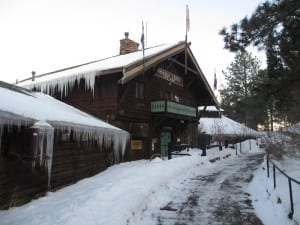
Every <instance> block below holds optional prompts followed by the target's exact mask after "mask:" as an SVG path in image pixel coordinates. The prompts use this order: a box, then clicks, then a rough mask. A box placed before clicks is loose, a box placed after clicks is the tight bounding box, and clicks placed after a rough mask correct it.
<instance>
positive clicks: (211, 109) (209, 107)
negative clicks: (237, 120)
mask: <svg viewBox="0 0 300 225" xmlns="http://www.w3.org/2000/svg"><path fill="white" fill-rule="evenodd" d="M204 108H205V106H199V108H198V109H199V110H200V111H201V110H204ZM205 111H208V112H218V111H221V112H224V109H218V108H217V107H216V106H214V105H209V106H206V109H205Z"/></svg>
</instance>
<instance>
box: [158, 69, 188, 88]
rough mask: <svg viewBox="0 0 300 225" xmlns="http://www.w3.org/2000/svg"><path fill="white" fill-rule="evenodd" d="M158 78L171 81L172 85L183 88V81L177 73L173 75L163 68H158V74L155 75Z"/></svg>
mask: <svg viewBox="0 0 300 225" xmlns="http://www.w3.org/2000/svg"><path fill="white" fill-rule="evenodd" d="M154 75H155V76H156V77H159V78H162V79H164V80H167V81H169V82H170V83H173V84H176V85H178V86H180V87H183V79H182V77H180V76H178V75H177V74H175V73H172V72H170V71H168V70H165V69H163V68H160V67H159V68H158V69H157V72H156V73H155V74H154Z"/></svg>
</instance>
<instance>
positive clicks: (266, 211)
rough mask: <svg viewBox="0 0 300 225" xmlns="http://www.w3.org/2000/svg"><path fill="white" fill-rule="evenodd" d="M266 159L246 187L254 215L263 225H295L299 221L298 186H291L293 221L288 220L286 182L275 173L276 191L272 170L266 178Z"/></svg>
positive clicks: (299, 197)
mask: <svg viewBox="0 0 300 225" xmlns="http://www.w3.org/2000/svg"><path fill="white" fill-rule="evenodd" d="M266 168H267V167H266V159H265V160H264V162H263V164H262V165H261V166H260V168H259V169H258V170H257V171H256V172H255V174H254V178H253V180H252V182H251V183H250V185H249V187H248V190H247V191H248V192H249V193H250V194H251V199H252V203H253V206H254V209H255V213H256V214H257V215H258V216H259V218H260V219H261V220H262V222H263V223H264V224H265V225H282V224H285V225H295V224H296V223H295V221H298V222H299V221H300V186H299V185H296V184H295V183H294V184H292V189H293V198H294V216H293V219H294V220H295V221H293V220H290V219H289V218H288V214H289V213H290V212H291V207H290V197H289V187H288V180H287V178H286V177H284V176H283V175H281V174H280V173H279V172H278V171H276V183H277V184H276V189H274V184H273V170H272V168H270V177H269V178H267V171H266Z"/></svg>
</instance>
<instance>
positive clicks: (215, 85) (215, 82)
mask: <svg viewBox="0 0 300 225" xmlns="http://www.w3.org/2000/svg"><path fill="white" fill-rule="evenodd" d="M217 89H218V81H217V75H216V72H215V76H214V91H215V90H217Z"/></svg>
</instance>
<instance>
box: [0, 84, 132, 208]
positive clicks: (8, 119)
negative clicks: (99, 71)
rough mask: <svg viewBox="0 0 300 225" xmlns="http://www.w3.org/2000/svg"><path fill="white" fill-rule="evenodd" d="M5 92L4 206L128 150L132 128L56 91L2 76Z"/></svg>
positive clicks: (1, 124) (0, 187) (0, 139)
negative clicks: (18, 84)
mask: <svg viewBox="0 0 300 225" xmlns="http://www.w3.org/2000/svg"><path fill="white" fill-rule="evenodd" d="M0 94H1V98H2V99H1V102H0V210H1V209H7V208H9V207H13V206H17V205H22V204H24V203H26V202H28V201H30V200H32V199H34V198H37V197H39V196H42V195H44V194H45V193H47V192H48V191H49V190H56V189H59V188H61V187H64V186H66V185H70V184H73V183H75V182H77V181H79V180H80V179H82V178H85V177H89V176H92V175H95V174H97V173H99V172H100V171H103V170H104V169H106V168H107V167H108V166H109V165H111V164H113V163H114V162H115V161H114V160H119V159H120V157H119V156H116V154H120V155H121V154H122V152H124V150H125V147H126V146H125V145H126V144H127V142H128V140H129V134H128V133H127V132H125V131H123V130H121V129H119V128H117V127H114V126H111V125H109V124H106V123H105V122H103V121H100V120H99V119H96V118H95V117H93V116H90V115H88V114H86V113H84V112H82V111H80V110H77V109H75V108H74V107H71V106H68V105H66V104H65V103H63V102H60V101H58V100H56V99H54V98H52V97H50V96H47V95H44V94H42V93H33V92H30V91H27V90H25V89H22V88H20V87H15V86H13V85H9V84H6V83H4V82H1V81H0ZM116 143H117V144H116Z"/></svg>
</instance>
